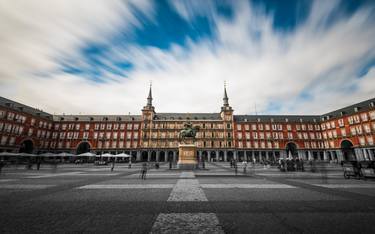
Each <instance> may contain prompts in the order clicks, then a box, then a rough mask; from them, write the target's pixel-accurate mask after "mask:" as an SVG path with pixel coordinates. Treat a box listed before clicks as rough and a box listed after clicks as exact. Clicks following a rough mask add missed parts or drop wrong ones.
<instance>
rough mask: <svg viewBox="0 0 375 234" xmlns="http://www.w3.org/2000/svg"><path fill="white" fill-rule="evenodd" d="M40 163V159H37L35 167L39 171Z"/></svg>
mask: <svg viewBox="0 0 375 234" xmlns="http://www.w3.org/2000/svg"><path fill="white" fill-rule="evenodd" d="M40 164H41V159H40V158H39V159H38V162H37V163H36V169H37V170H38V171H39V169H40Z"/></svg>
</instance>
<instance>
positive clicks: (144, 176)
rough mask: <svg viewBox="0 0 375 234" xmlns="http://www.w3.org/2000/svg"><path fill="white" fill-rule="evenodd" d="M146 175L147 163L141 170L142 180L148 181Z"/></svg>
mask: <svg viewBox="0 0 375 234" xmlns="http://www.w3.org/2000/svg"><path fill="white" fill-rule="evenodd" d="M146 174H147V163H145V162H144V163H143V164H142V168H141V179H142V180H145V179H146Z"/></svg>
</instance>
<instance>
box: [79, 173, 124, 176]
mask: <svg viewBox="0 0 375 234" xmlns="http://www.w3.org/2000/svg"><path fill="white" fill-rule="evenodd" d="M115 175H120V173H79V174H75V175H74V176H115Z"/></svg>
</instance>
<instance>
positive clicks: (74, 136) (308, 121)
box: [0, 87, 375, 162]
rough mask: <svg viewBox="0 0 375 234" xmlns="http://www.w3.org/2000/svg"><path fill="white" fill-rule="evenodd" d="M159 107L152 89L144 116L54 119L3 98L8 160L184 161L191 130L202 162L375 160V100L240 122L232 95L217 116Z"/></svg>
mask: <svg viewBox="0 0 375 234" xmlns="http://www.w3.org/2000/svg"><path fill="white" fill-rule="evenodd" d="M152 100H153V98H152V91H151V87H150V90H149V94H148V97H147V102H146V105H145V106H144V107H143V109H142V111H141V113H140V115H51V114H49V113H46V112H43V111H40V110H38V109H35V108H32V107H29V106H26V105H23V104H20V103H17V102H14V101H12V100H9V99H6V98H3V97H0V152H4V151H6V152H25V153H34V154H40V153H44V152H53V153H60V152H68V153H74V154H81V153H85V152H92V153H95V154H97V155H100V154H102V153H111V154H118V153H122V152H125V153H127V154H130V155H131V156H132V160H134V161H160V162H165V161H168V160H174V161H176V160H177V159H178V146H179V143H180V140H179V132H180V131H181V130H182V129H183V127H184V124H185V123H191V124H192V125H193V126H198V127H199V131H198V132H197V135H196V139H195V144H196V146H197V154H198V157H199V159H201V160H202V159H204V160H207V161H228V160H230V159H237V160H239V161H242V160H251V161H254V160H256V161H257V162H261V161H266V160H268V161H277V160H278V159H279V158H286V157H294V158H296V157H299V158H301V159H303V160H321V161H335V162H339V161H342V160H358V161H363V160H375V145H374V140H375V98H373V99H370V100H366V101H363V102H360V103H356V104H354V105H351V106H348V107H344V108H341V109H338V110H335V111H332V112H330V113H326V114H322V115H235V114H234V110H233V109H232V107H231V106H230V104H229V100H228V95H227V91H226V88H225V87H224V97H223V104H222V106H221V107H218V112H217V113H158V112H157V109H156V108H155V107H154V106H153V104H152Z"/></svg>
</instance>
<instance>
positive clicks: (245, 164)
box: [242, 160, 247, 174]
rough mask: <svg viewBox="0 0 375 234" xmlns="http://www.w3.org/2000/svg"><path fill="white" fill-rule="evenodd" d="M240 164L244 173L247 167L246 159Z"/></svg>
mask: <svg viewBox="0 0 375 234" xmlns="http://www.w3.org/2000/svg"><path fill="white" fill-rule="evenodd" d="M242 166H243V173H244V174H246V169H247V161H246V160H244V161H243V162H242Z"/></svg>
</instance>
